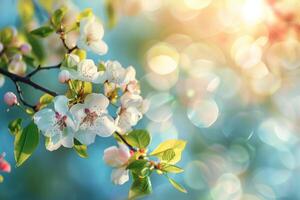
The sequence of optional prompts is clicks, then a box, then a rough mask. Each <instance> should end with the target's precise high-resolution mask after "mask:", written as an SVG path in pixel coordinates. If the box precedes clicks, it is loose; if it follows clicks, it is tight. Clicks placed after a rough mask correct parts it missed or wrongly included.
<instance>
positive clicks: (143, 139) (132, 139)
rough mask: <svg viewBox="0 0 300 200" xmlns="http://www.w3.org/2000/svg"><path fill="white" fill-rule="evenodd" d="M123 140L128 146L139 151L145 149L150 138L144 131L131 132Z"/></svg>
mask: <svg viewBox="0 0 300 200" xmlns="http://www.w3.org/2000/svg"><path fill="white" fill-rule="evenodd" d="M124 138H125V140H126V141H127V142H128V143H129V144H130V145H132V146H133V147H137V148H139V149H144V148H146V147H147V146H148V145H149V144H150V141H151V137H150V135H149V133H148V131H146V130H133V131H131V132H130V133H129V134H128V135H125V136H124Z"/></svg>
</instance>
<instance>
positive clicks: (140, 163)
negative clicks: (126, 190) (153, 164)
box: [127, 159, 148, 171]
mask: <svg viewBox="0 0 300 200" xmlns="http://www.w3.org/2000/svg"><path fill="white" fill-rule="evenodd" d="M147 163H148V160H144V159H141V160H135V161H133V162H131V163H130V164H129V165H128V166H127V169H130V170H134V171H136V170H139V171H141V170H142V169H143V168H144V167H145V166H146V164H147Z"/></svg>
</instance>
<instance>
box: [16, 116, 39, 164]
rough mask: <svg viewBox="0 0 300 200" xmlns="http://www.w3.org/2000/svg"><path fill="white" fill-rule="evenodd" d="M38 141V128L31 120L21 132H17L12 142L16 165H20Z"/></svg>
mask: <svg viewBox="0 0 300 200" xmlns="http://www.w3.org/2000/svg"><path fill="white" fill-rule="evenodd" d="M38 143H39V130H38V128H37V126H36V125H35V124H34V123H33V122H31V123H30V124H29V125H28V126H27V127H25V128H24V129H23V131H22V132H18V134H17V135H16V137H15V142H14V146H15V149H14V154H15V160H16V166H17V167H19V166H21V165H22V164H23V163H24V162H25V161H26V160H27V159H28V158H29V157H30V156H31V154H32V153H33V151H34V150H35V149H36V147H37V145H38Z"/></svg>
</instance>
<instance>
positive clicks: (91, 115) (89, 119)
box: [81, 108, 98, 126]
mask: <svg viewBox="0 0 300 200" xmlns="http://www.w3.org/2000/svg"><path fill="white" fill-rule="evenodd" d="M84 113H85V114H86V116H85V117H84V119H83V120H82V122H81V124H83V123H88V124H90V125H91V126H92V125H94V122H95V120H96V119H97V117H98V115H97V113H96V112H91V111H90V109H88V108H86V109H84Z"/></svg>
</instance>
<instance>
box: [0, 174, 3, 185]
mask: <svg viewBox="0 0 300 200" xmlns="http://www.w3.org/2000/svg"><path fill="white" fill-rule="evenodd" d="M3 181H4V177H3V176H2V175H0V183H2V182H3Z"/></svg>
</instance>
